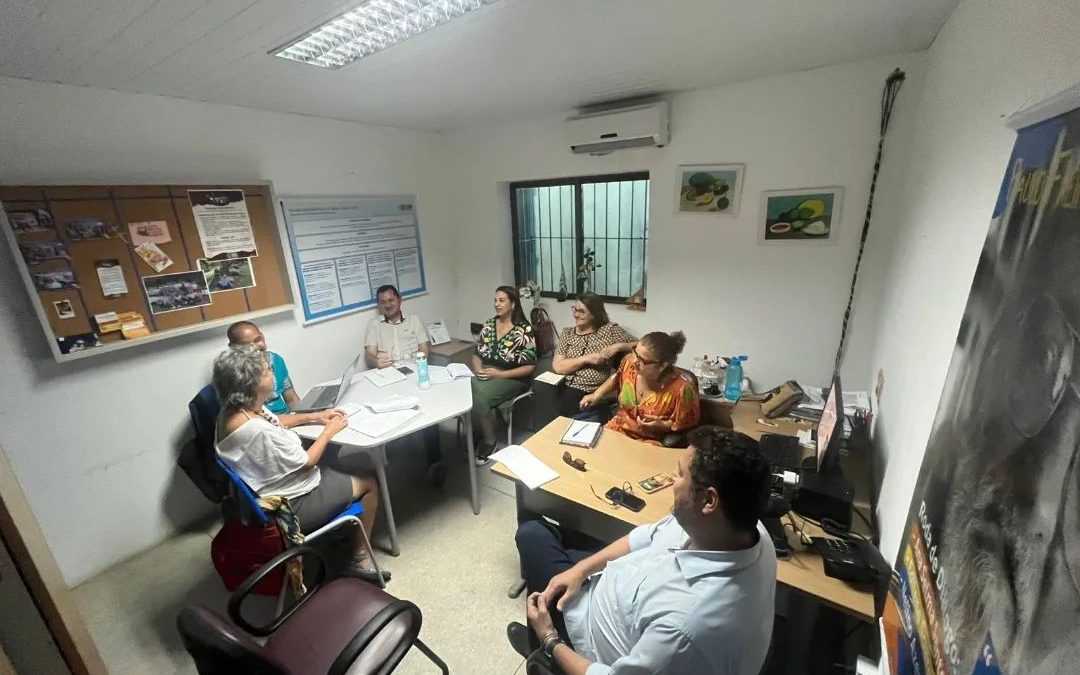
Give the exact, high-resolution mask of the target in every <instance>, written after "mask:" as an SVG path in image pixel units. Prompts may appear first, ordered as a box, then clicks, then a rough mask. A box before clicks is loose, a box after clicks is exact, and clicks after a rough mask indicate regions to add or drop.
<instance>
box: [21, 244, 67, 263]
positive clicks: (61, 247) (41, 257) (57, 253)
mask: <svg viewBox="0 0 1080 675" xmlns="http://www.w3.org/2000/svg"><path fill="white" fill-rule="evenodd" d="M19 250H20V251H22V255H23V260H25V261H26V262H27V263H28V264H30V265H33V264H34V263H39V262H45V261H46V260H70V259H71V258H70V256H69V255H68V248H67V244H65V243H64V242H62V241H28V242H24V241H21V242H19Z"/></svg>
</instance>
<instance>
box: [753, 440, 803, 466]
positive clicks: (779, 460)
mask: <svg viewBox="0 0 1080 675" xmlns="http://www.w3.org/2000/svg"><path fill="white" fill-rule="evenodd" d="M758 447H759V448H761V454H762V455H764V456H765V458H766V459H768V460H769V461H770V462H772V463H773V465H775V466H776V468H778V469H791V470H793V471H795V470H798V469H799V465H800V464H802V454H803V453H802V446H801V445H799V439H798V438H796V437H794V436H784V435H783V434H762V436H761V440H760V441H758Z"/></svg>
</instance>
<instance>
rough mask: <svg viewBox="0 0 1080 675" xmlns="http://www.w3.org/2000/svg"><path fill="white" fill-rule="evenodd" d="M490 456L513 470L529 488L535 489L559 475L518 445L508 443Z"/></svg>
mask: <svg viewBox="0 0 1080 675" xmlns="http://www.w3.org/2000/svg"><path fill="white" fill-rule="evenodd" d="M491 458H492V459H493V460H495V461H496V462H502V463H503V464H504V465H505V466H506V468H507V469H510V470H511V471H513V472H514V475H515V476H517V477H518V479H519V480H521V482H522V483H524V484H525V485H526V486H527V487H528V488H529V489H530V490H535V489H536V488H538V487H540V486H541V485H543V484H544V483H550V482H551V481H553V480H555V479H556V478H558V477H559V473H558V472H557V471H555V470H554V469H552V468H551V467H550V466H548V465H547V464H544V463H543V462H541V461H540V460H539V459H537V458H536V455H534V454H532V453H531V452H529V451H528V450H527V449H525V448H523V447H521V446H520V445H508V446H506V447H505V448H503V449H502V450H499V451H498V452H495V453H492V455H491Z"/></svg>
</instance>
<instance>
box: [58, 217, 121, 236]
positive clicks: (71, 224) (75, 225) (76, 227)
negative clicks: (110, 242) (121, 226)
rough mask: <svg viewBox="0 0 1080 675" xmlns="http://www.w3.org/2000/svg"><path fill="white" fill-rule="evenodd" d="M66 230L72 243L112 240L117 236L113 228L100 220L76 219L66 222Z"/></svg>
mask: <svg viewBox="0 0 1080 675" xmlns="http://www.w3.org/2000/svg"><path fill="white" fill-rule="evenodd" d="M64 229H65V230H66V231H67V235H68V237H69V238H70V239H71V240H72V241H91V240H93V239H111V238H112V237H115V236H117V234H116V231H115V230H114V229H113V226H112V225H110V224H109V223H107V222H105V221H104V220H101V219H100V218H75V219H74V220H69V221H67V222H65V223H64Z"/></svg>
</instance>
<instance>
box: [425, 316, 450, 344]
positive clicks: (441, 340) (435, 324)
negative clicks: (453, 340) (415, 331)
mask: <svg viewBox="0 0 1080 675" xmlns="http://www.w3.org/2000/svg"><path fill="white" fill-rule="evenodd" d="M424 328H426V329H427V334H428V339H430V340H431V344H433V345H444V344H446V343H447V342H450V331H449V330H447V328H446V324H445V323H443V322H442V319H440V320H438V321H432V322H430V323H428V324H427V325H426V326H424Z"/></svg>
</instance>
